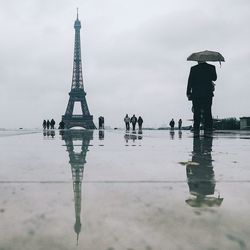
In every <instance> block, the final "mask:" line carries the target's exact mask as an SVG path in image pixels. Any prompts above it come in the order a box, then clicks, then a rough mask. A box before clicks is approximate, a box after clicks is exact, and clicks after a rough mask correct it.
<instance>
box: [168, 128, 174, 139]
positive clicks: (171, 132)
mask: <svg viewBox="0 0 250 250" xmlns="http://www.w3.org/2000/svg"><path fill="white" fill-rule="evenodd" d="M169 134H170V139H171V140H173V139H174V130H172V129H171V130H170V132H169Z"/></svg>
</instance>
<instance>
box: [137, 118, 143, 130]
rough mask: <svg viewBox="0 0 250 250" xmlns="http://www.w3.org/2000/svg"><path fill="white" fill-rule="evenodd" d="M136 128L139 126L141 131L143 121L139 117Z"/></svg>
mask: <svg viewBox="0 0 250 250" xmlns="http://www.w3.org/2000/svg"><path fill="white" fill-rule="evenodd" d="M137 122H138V126H139V131H141V130H142V123H143V119H142V118H141V116H139V117H138V121H137Z"/></svg>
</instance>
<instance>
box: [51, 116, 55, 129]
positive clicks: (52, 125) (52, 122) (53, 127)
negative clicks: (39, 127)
mask: <svg viewBox="0 0 250 250" xmlns="http://www.w3.org/2000/svg"><path fill="white" fill-rule="evenodd" d="M55 124H56V122H55V120H54V119H53V118H52V119H51V121H50V128H51V129H55Z"/></svg>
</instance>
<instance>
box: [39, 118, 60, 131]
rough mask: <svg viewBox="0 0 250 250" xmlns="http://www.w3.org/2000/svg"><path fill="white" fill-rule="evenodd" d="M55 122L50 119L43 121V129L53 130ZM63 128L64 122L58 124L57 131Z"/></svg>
mask: <svg viewBox="0 0 250 250" xmlns="http://www.w3.org/2000/svg"><path fill="white" fill-rule="evenodd" d="M55 124H56V122H55V120H54V119H53V118H52V119H51V121H50V120H47V121H46V120H43V129H55ZM64 127H65V123H64V121H61V122H59V127H58V128H59V129H64Z"/></svg>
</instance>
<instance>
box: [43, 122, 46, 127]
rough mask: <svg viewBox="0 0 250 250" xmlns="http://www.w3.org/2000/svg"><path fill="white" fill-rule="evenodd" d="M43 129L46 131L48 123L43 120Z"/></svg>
mask: <svg viewBox="0 0 250 250" xmlns="http://www.w3.org/2000/svg"><path fill="white" fill-rule="evenodd" d="M43 129H46V121H45V120H43Z"/></svg>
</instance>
